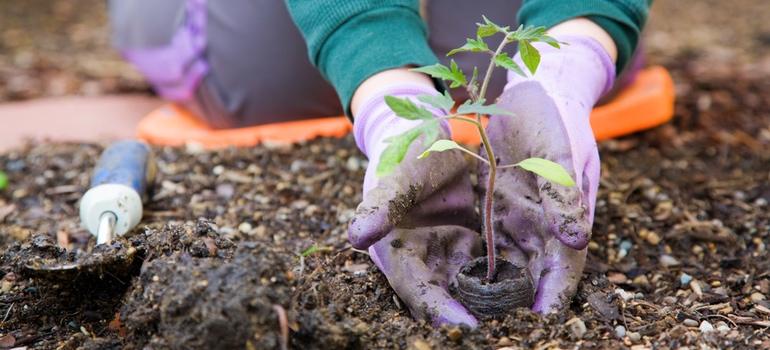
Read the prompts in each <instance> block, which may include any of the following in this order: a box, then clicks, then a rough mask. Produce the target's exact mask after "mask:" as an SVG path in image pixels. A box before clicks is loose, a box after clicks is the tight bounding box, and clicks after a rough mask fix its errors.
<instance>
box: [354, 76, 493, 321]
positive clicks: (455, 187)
mask: <svg viewBox="0 0 770 350" xmlns="http://www.w3.org/2000/svg"><path fill="white" fill-rule="evenodd" d="M421 94H438V92H436V91H435V89H431V88H426V87H423V86H420V85H406V86H398V87H391V88H389V89H386V90H385V91H383V92H382V93H380V94H378V95H377V96H376V97H374V98H371V99H369V101H368V102H367V103H365V104H364V105H363V108H362V109H361V111H360V113H358V114H357V115H356V119H355V122H354V134H355V138H356V142H357V144H358V147H359V148H360V149H361V151H363V152H364V153H365V154H366V155H367V156H368V157H369V166H368V168H367V170H366V176H365V179H364V199H363V202H361V204H360V205H359V206H358V209H357V211H356V215H355V216H354V218H353V219H352V221H351V223H350V227H349V230H348V233H349V237H350V242H351V243H352V245H353V246H354V247H356V248H359V249H366V248H368V249H369V254H370V255H371V257H372V260H373V261H374V263H375V264H376V265H377V267H379V268H380V270H381V271H382V272H383V273H384V274H385V276H386V277H387V278H388V282H389V283H390V285H391V286H392V287H393V289H394V290H395V291H396V293H397V294H398V296H399V297H400V298H401V299H402V300H403V301H404V302H405V303H406V304H407V306H408V307H409V309H410V311H411V312H412V316H414V317H416V318H425V319H428V320H430V321H431V322H432V323H433V324H434V325H440V324H445V323H448V324H461V323H462V324H467V325H469V326H472V327H475V326H476V325H477V321H476V319H475V318H474V317H473V316H472V315H471V314H470V313H469V312H468V311H467V310H466V309H465V307H463V306H462V305H461V304H460V303H459V302H457V301H456V300H454V299H452V297H451V296H450V295H449V293H448V291H447V288H448V286H449V285H450V284H454V283H456V279H455V276H456V275H457V272H458V270H459V269H460V267H462V266H463V265H464V264H465V263H466V262H467V261H469V260H470V259H471V258H472V256H474V255H478V254H479V253H480V251H481V249H480V238H479V235H478V234H477V233H475V232H473V231H471V230H469V229H467V228H466V227H465V226H470V225H472V224H473V223H477V222H478V221H477V219H476V214H475V213H474V207H473V206H474V194H473V189H472V187H471V183H470V179H469V177H468V174H469V171H468V163H467V162H466V160H465V158H464V157H463V155H462V154H460V153H459V152H441V153H434V154H431V156H430V157H427V158H424V159H417V156H418V155H419V154H420V153H421V152H422V151H423V150H424V149H425V147H426V146H425V145H424V144H423V142H422V137H420V138H418V139H417V141H415V142H414V143H413V144H412V145H411V147H410V148H409V151H408V152H407V154H406V156H405V157H404V159H403V161H402V162H401V164H400V165H398V167H397V168H396V169H395V170H394V171H393V172H392V173H391V174H389V175H386V176H384V177H382V178H377V177H376V175H375V171H376V168H377V165H378V163H379V159H380V154H381V153H382V151H383V150H384V149H385V147H386V146H387V144H386V143H385V140H386V139H387V138H388V137H392V136H395V135H399V134H401V133H403V132H404V131H407V130H409V129H411V128H413V127H414V126H415V125H417V124H418V123H419V122H416V121H409V120H405V119H402V118H400V117H398V116H396V115H395V114H394V113H393V112H392V111H390V109H389V108H388V107H387V105H386V104H385V102H384V99H383V97H384V96H385V95H392V96H396V97H401V98H404V97H408V98H410V99H411V100H412V101H413V102H415V103H419V102H417V100H416V98H415V97H416V96H418V95H421ZM429 109H430V110H431V111H432V112H433V113H434V114H438V115H443V114H445V113H446V112H445V111H440V110H436V109H434V108H429ZM448 136H449V131H448V125H447V124H446V123H443V125H442V131H441V137H443V138H446V137H448Z"/></svg>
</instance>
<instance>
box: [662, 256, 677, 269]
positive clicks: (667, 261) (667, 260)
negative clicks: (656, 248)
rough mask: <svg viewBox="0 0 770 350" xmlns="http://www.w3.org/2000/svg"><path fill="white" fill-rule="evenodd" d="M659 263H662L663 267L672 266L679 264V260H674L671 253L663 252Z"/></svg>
mask: <svg viewBox="0 0 770 350" xmlns="http://www.w3.org/2000/svg"><path fill="white" fill-rule="evenodd" d="M660 264H661V265H663V266H664V267H674V266H679V264H680V262H679V260H676V258H675V257H673V256H671V255H668V254H663V255H661V256H660Z"/></svg>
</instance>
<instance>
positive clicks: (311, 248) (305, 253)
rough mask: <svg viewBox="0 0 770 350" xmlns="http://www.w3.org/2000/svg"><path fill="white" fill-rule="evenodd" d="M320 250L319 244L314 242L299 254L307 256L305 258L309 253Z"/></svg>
mask: <svg viewBox="0 0 770 350" xmlns="http://www.w3.org/2000/svg"><path fill="white" fill-rule="evenodd" d="M318 250H319V249H318V246H317V245H315V244H313V245H311V246H310V247H309V248H307V249H305V250H303V251H302V253H300V254H299V255H301V256H302V257H305V258H307V257H308V256H309V255H311V254H313V253H315V252H317V251H318Z"/></svg>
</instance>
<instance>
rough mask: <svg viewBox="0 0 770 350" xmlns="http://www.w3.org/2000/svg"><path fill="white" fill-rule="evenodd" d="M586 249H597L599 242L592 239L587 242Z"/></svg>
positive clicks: (593, 250)
mask: <svg viewBox="0 0 770 350" xmlns="http://www.w3.org/2000/svg"><path fill="white" fill-rule="evenodd" d="M588 250H590V251H592V252H595V251H598V250H599V243H596V242H594V241H590V242H588Z"/></svg>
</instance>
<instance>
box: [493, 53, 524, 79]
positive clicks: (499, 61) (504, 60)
mask: <svg viewBox="0 0 770 350" xmlns="http://www.w3.org/2000/svg"><path fill="white" fill-rule="evenodd" d="M495 65H496V66H498V67H503V68H505V69H508V70H512V71H513V72H514V73H516V74H518V75H521V76H522V77H526V76H527V75H526V74H525V73H524V71H523V70H522V69H521V67H519V65H518V64H516V62H514V61H513V59H512V58H510V57H509V56H508V54H507V53H505V52H502V53H500V54H499V55H497V56H495Z"/></svg>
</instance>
